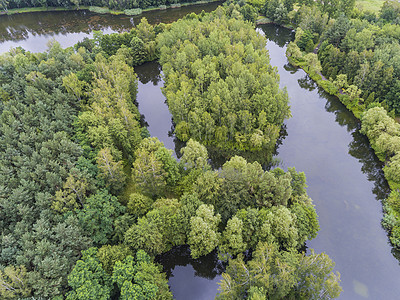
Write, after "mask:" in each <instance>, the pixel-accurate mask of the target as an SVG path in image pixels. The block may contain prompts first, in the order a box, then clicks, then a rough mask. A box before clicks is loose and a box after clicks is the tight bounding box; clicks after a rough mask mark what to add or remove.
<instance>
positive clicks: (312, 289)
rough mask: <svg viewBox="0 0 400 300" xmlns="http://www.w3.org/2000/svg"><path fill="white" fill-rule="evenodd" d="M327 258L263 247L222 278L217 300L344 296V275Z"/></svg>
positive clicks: (236, 262) (239, 260)
mask: <svg viewBox="0 0 400 300" xmlns="http://www.w3.org/2000/svg"><path fill="white" fill-rule="evenodd" d="M333 266H334V264H333V263H332V261H331V260H330V259H329V258H328V257H327V255H325V254H318V255H316V254H314V251H311V254H310V255H309V256H306V255H304V254H300V253H297V252H296V251H279V248H278V247H277V245H275V244H268V243H259V244H258V246H257V249H256V250H255V251H254V253H253V257H252V259H251V260H249V261H248V262H247V263H245V262H244V261H243V256H242V255H241V254H240V255H238V257H237V258H236V259H231V260H230V261H229V265H228V267H227V268H226V272H225V273H223V274H222V277H223V279H222V280H221V282H220V283H219V285H220V287H219V291H220V292H219V294H218V295H217V299H246V296H247V295H248V294H250V296H251V298H250V299H284V298H293V299H302V298H303V297H304V298H306V299H332V298H337V297H339V295H340V292H341V291H342V289H341V288H340V286H339V282H340V275H339V274H334V273H333V272H332V270H333Z"/></svg>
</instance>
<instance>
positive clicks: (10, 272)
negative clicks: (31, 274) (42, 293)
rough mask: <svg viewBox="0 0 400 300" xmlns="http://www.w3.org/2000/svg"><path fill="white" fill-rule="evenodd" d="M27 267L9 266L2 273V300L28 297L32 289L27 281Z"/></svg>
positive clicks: (0, 292) (0, 284)
mask: <svg viewBox="0 0 400 300" xmlns="http://www.w3.org/2000/svg"><path fill="white" fill-rule="evenodd" d="M26 276H27V271H26V268H25V266H19V267H14V266H7V267H5V268H4V270H3V271H0V296H1V298H2V299H16V298H21V297H28V296H29V295H30V293H31V288H30V287H29V285H28V284H27V280H26Z"/></svg>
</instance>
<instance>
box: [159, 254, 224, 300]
mask: <svg viewBox="0 0 400 300" xmlns="http://www.w3.org/2000/svg"><path fill="white" fill-rule="evenodd" d="M156 261H157V262H158V263H160V264H162V266H163V271H164V272H165V273H166V274H167V277H168V279H169V284H170V286H171V291H172V293H173V295H174V298H175V299H193V300H197V299H198V300H203V299H214V297H215V295H216V294H217V290H218V284H217V283H218V282H219V281H220V280H221V278H222V277H221V274H222V273H223V272H224V271H225V267H226V264H225V263H223V262H221V261H220V260H218V255H217V252H216V251H214V252H212V253H210V254H208V255H206V256H203V257H201V258H199V259H193V258H191V257H190V249H189V247H188V246H179V247H175V248H173V249H172V250H171V251H169V252H167V253H164V254H162V255H159V256H157V257H156Z"/></svg>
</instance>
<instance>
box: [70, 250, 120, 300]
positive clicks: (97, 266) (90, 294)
mask: <svg viewBox="0 0 400 300" xmlns="http://www.w3.org/2000/svg"><path fill="white" fill-rule="evenodd" d="M96 253H97V249H96V248H90V249H88V250H86V251H83V252H82V258H81V260H78V261H77V262H76V265H75V267H74V268H73V270H72V272H71V273H70V274H69V276H68V284H69V285H70V287H71V289H72V291H70V292H68V294H67V300H75V299H76V300H83V299H93V300H95V299H102V300H103V299H104V300H107V299H110V296H111V291H112V289H113V286H112V281H111V277H110V275H108V274H107V273H106V272H105V271H104V270H103V267H102V265H101V263H100V261H99V259H98V258H97V256H96Z"/></svg>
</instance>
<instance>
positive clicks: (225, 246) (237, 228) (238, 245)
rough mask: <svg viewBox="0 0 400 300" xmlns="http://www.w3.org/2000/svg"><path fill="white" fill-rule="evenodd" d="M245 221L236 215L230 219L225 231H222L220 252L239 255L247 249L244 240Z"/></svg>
mask: <svg viewBox="0 0 400 300" xmlns="http://www.w3.org/2000/svg"><path fill="white" fill-rule="evenodd" d="M242 230H243V222H242V221H241V220H240V219H238V218H237V217H236V216H234V217H233V218H232V219H230V220H229V221H228V224H227V225H226V228H225V231H224V232H223V233H222V239H221V245H220V249H219V250H220V252H221V254H222V255H224V254H228V255H237V254H239V253H241V252H243V251H245V250H246V249H247V245H246V243H244V242H243V236H242V235H243V233H242Z"/></svg>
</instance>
